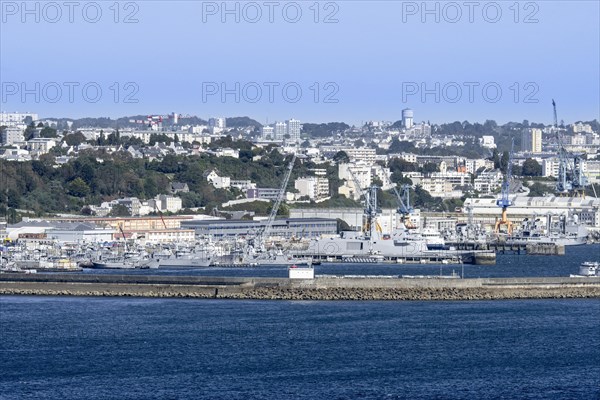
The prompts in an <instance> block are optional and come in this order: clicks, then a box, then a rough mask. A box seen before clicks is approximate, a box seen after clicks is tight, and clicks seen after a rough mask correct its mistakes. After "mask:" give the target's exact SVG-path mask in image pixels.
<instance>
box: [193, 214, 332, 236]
mask: <svg viewBox="0 0 600 400" xmlns="http://www.w3.org/2000/svg"><path fill="white" fill-rule="evenodd" d="M266 223H267V221H266V220H262V221H245V220H211V221H202V220H193V221H181V227H182V228H185V229H194V230H195V231H196V236H209V235H210V236H212V237H214V238H220V237H228V236H229V237H234V236H238V237H244V236H252V235H254V234H256V233H257V232H260V231H261V230H263V229H265V225H266ZM336 232H337V221H336V220H335V219H331V218H285V219H276V220H275V221H273V226H272V228H271V230H270V235H271V236H273V237H280V238H286V239H290V238H316V237H319V236H321V235H331V234H335V233H336Z"/></svg>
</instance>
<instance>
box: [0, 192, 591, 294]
mask: <svg viewBox="0 0 600 400" xmlns="http://www.w3.org/2000/svg"><path fill="white" fill-rule="evenodd" d="M376 196H377V191H376V190H375V188H371V189H369V191H366V192H365V193H364V197H365V201H364V204H365V207H364V208H363V209H362V210H347V209H346V210H313V211H310V210H302V212H301V215H297V214H300V213H296V216H294V213H293V212H292V217H290V218H285V219H276V218H275V212H272V213H271V215H270V217H269V218H267V219H263V220H257V221H245V220H223V219H195V218H194V217H190V216H169V217H167V216H164V217H163V216H159V217H146V218H104V219H101V218H91V219H85V220H82V219H75V218H71V219H69V218H61V219H53V220H28V221H23V222H21V223H18V224H15V225H11V226H7V227H5V228H4V231H5V234H4V235H5V238H4V245H3V246H2V258H1V270H2V273H1V274H0V294H40V295H60V294H62V295H87V296H144V297H165V296H166V297H198V298H230V299H235V298H239V299H243V298H253V299H365V300H366V299H396V300H398V299H406V300H410V299H496V298H548V297H552V298H555V297H600V264H598V259H600V257H599V254H597V253H600V251H599V249H598V244H592V243H594V242H596V241H597V239H598V236H597V232H598V229H597V227H594V226H591V225H588V224H584V223H582V218H581V215H582V214H583V213H585V215H589V214H590V209H588V208H587V207H586V206H588V205H591V206H592V207H593V208H592V211H595V212H596V213H598V200H597V199H588V200H584V199H579V200H578V203H579V204H578V205H577V204H575V202H573V201H572V200H571V201H570V202H569V203H568V206H569V208H568V209H566V210H564V211H563V210H561V209H560V208H559V207H556V205H557V204H559V203H560V202H561V201H562V198H557V197H549V198H543V199H533V200H532V199H531V198H529V199H527V201H529V202H533V204H535V205H536V211H535V212H533V213H531V214H524V213H523V212H522V211H520V212H521V213H522V215H523V216H522V217H521V218H519V215H518V214H516V213H515V215H514V216H513V220H514V222H511V228H512V229H511V230H510V231H507V230H502V229H498V227H499V224H498V223H497V221H498V220H500V219H496V220H495V221H494V223H493V224H490V223H489V222H488V220H486V218H489V216H487V215H486V214H485V211H484V212H481V211H480V210H478V209H477V208H476V206H477V203H475V204H469V203H467V206H466V209H465V212H461V213H455V214H453V215H448V216H438V215H431V214H426V213H423V214H421V213H420V212H419V210H414V209H412V208H411V207H410V206H409V205H408V204H410V203H409V202H410V199H408V198H403V197H402V195H401V194H400V193H399V196H398V199H399V204H400V206H399V207H398V208H397V209H394V210H381V209H379V208H378V207H377V206H376V204H377V200H376ZM476 201H480V199H477V200H476ZM512 202H513V204H517V205H519V204H521V202H522V200H521V199H519V198H513V199H512ZM541 203H548V204H550V206H549V208H550V207H552V210H553V211H552V212H550V211H548V212H546V213H544V214H543V215H542V214H540V210H541V209H542V208H540V207H539V205H540V204H541ZM277 206H278V205H277V203H275V205H274V208H273V210H276V208H277ZM578 207H579V208H578ZM581 207H583V208H581ZM480 208H483V209H484V210H485V207H481V206H480ZM524 209H525V210H527V208H526V207H524ZM478 211H479V212H478ZM529 211H530V210H529ZM307 213H312V214H313V215H310V216H307V215H306V214H307ZM314 214H316V215H314ZM525 215H527V216H525ZM349 216H351V217H350V218H349ZM334 217H335V218H334ZM340 217H341V218H345V220H346V221H347V223H348V225H349V226H350V227H353V226H354V227H355V228H357V230H346V231H341V232H337V227H338V225H339V220H340V219H341V218H340ZM587 218H588V220H589V217H587ZM596 218H597V217H596ZM159 223H160V224H161V225H162V227H163V229H148V228H155V227H156V226H157V225H158V224H159ZM353 223H354V224H356V225H358V226H356V225H353ZM145 228H146V229H145ZM390 228H391V229H390ZM588 247H589V248H590V249H593V250H592V251H591V252H589V254H590V255H591V257H589V259H585V260H582V262H581V263H579V264H577V265H572V266H571V268H570V269H569V271H570V273H569V274H565V275H564V276H561V277H544V276H543V275H544V272H543V268H544V267H543V266H540V267H539V268H540V269H541V271H538V275H541V276H539V277H537V278H532V277H529V278H528V277H522V278H519V277H514V278H510V279H509V278H493V277H491V278H472V277H471V278H465V276H464V275H465V274H464V269H465V268H466V267H465V265H469V264H471V265H475V266H479V268H486V269H490V271H493V269H494V268H496V267H497V266H495V265H494V264H495V263H496V254H500V255H502V257H505V258H506V257H512V258H515V259H517V263H524V264H527V263H529V262H530V259H540V258H541V259H543V258H546V257H549V258H556V257H558V258H559V259H563V257H562V256H563V255H564V254H565V249H566V248H573V249H575V248H588ZM523 257H525V258H523ZM563 260H564V261H563V262H561V263H565V264H569V263H573V261H572V260H570V258H569V257H567V258H564V259H563ZM344 264H346V265H353V264H355V265H356V267H357V268H359V269H358V271H363V270H365V271H368V268H365V267H366V265H381V266H382V267H383V268H388V269H389V270H390V271H392V270H394V268H396V267H394V266H396V265H397V266H400V265H407V266H409V265H413V266H414V267H413V269H411V271H412V273H410V274H398V275H395V274H393V273H389V274H386V273H382V274H378V275H365V273H362V272H361V273H358V274H357V273H354V274H334V275H331V274H315V269H316V268H327V267H326V266H327V265H332V266H336V265H344ZM361 265H362V266H365V267H361ZM386 265H387V266H388V267H385V266H386ZM437 265H439V267H440V273H439V274H438V273H431V271H432V270H431V267H433V268H436V266H437ZM419 266H420V267H419ZM430 266H431V267H430ZM264 268H274V269H276V270H281V271H282V272H284V273H285V277H284V278H281V277H280V278H274V277H270V278H268V277H258V276H253V277H239V276H238V277H235V276H229V275H230V272H227V271H228V270H229V271H236V270H241V269H246V270H248V269H249V270H250V271H252V270H255V271H256V273H257V275H258V274H260V273H261V269H264ZM421 268H422V269H423V271H420V270H419V269H421ZM443 268H444V269H445V272H442V269H443ZM448 268H452V269H451V272H449V271H450V270H449V269H448ZM213 269H214V270H218V272H214V273H219V274H222V275H223V276H221V277H219V276H214V273H212V272H211V273H209V271H211V270H213ZM101 270H105V271H106V272H111V271H108V270H114V273H105V274H98V272H100V271H101ZM127 270H130V271H134V270H135V271H139V272H136V274H135V275H122V274H120V273H119V271H123V272H127ZM94 271H96V272H94ZM144 271H147V272H144ZM153 271H156V272H153ZM160 271H163V273H162V274H161V275H156V273H157V272H160ZM169 271H171V272H169ZM186 271H187V272H186ZM192 271H193V272H194V273H200V274H203V275H201V276H198V275H195V274H189V273H191V272H192ZM203 271H204V272H203ZM174 272H177V274H174ZM180 273H183V274H185V275H184V276H182V275H180ZM204 275H206V276H204ZM209 275H212V276H209ZM234 275H235V273H234ZM278 276H281V274H279V275H278ZM492 276H493V272H492Z"/></svg>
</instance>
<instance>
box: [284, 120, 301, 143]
mask: <svg viewBox="0 0 600 400" xmlns="http://www.w3.org/2000/svg"><path fill="white" fill-rule="evenodd" d="M285 123H286V125H287V134H288V135H289V137H290V138H289V140H291V141H296V142H297V141H298V140H300V121H299V120H297V119H293V118H292V119H290V120H287V121H285Z"/></svg>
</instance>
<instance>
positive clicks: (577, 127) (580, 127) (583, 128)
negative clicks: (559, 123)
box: [571, 122, 593, 133]
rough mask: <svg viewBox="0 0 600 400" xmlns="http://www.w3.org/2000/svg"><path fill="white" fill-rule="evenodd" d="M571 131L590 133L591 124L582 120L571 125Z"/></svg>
mask: <svg viewBox="0 0 600 400" xmlns="http://www.w3.org/2000/svg"><path fill="white" fill-rule="evenodd" d="M571 128H572V130H573V133H592V132H593V131H592V126H591V125H589V124H584V123H582V122H578V123H576V124H573V125H572V126H571Z"/></svg>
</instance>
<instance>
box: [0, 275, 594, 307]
mask: <svg viewBox="0 0 600 400" xmlns="http://www.w3.org/2000/svg"><path fill="white" fill-rule="evenodd" d="M85 278H87V279H85ZM0 295H26V296H29V295H39V296H94V297H148V298H197V299H240V300H360V301H362V300H415V301H420V300H502V299H565V298H600V278H489V279H481V278H477V279H435V278H418V279H413V278H367V277H362V278H361V277H350V278H345V277H317V278H316V279H314V280H292V279H287V278H227V277H175V278H174V277H141V278H140V277H136V276H126V275H120V276H119V275H112V276H88V277H84V278H82V277H76V276H73V275H71V276H69V275H54V274H35V275H19V274H2V275H0Z"/></svg>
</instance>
